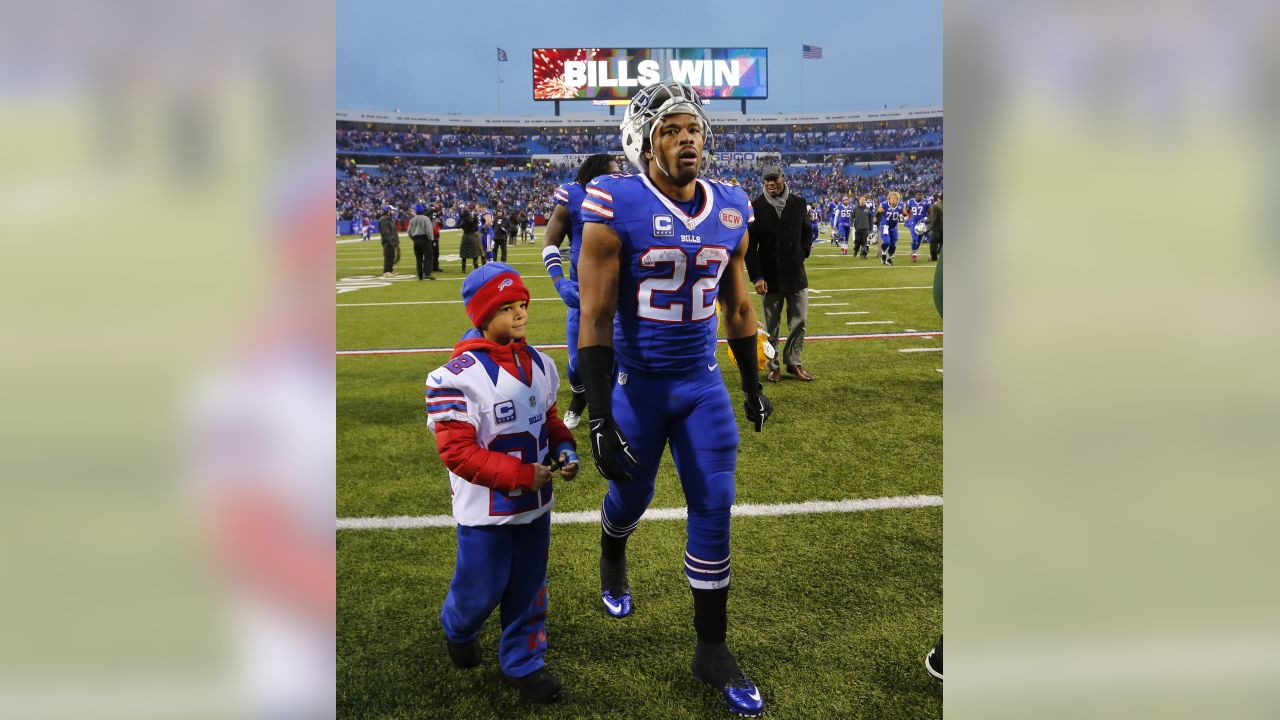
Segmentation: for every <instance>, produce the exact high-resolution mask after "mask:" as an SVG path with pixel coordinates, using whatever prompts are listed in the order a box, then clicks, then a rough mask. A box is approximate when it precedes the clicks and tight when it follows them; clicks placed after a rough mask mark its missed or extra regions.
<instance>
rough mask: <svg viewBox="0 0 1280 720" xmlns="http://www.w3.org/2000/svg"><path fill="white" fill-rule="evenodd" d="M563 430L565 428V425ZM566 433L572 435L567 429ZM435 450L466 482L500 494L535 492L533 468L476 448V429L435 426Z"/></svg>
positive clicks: (464, 425) (451, 422) (463, 425)
mask: <svg viewBox="0 0 1280 720" xmlns="http://www.w3.org/2000/svg"><path fill="white" fill-rule="evenodd" d="M560 427H561V428H564V423H563V422H560ZM564 431H565V432H566V433H567V432H569V431H568V428H564ZM436 449H437V450H439V451H440V459H441V460H443V461H444V464H445V466H446V467H448V468H449V469H450V470H452V471H453V474H455V475H457V476H458V477H460V478H462V479H464V480H466V481H467V482H470V483H474V484H476V485H483V486H484V487H487V488H493V489H494V490H499V491H501V492H510V491H512V490H532V489H533V466H532V465H529V464H528V463H522V462H520V461H519V460H518V459H516V458H513V457H511V456H510V455H508V454H506V453H500V452H494V451H492V450H486V449H484V448H482V447H480V446H479V445H477V444H476V429H475V427H474V426H472V425H471V424H470V423H465V422H461V421H459V420H443V421H441V422H439V423H436Z"/></svg>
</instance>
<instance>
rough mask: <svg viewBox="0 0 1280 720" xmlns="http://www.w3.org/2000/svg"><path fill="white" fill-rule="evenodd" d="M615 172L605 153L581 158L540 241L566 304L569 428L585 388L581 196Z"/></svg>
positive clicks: (578, 419) (577, 418)
mask: <svg viewBox="0 0 1280 720" xmlns="http://www.w3.org/2000/svg"><path fill="white" fill-rule="evenodd" d="M617 172H619V169H618V162H617V161H616V160H614V159H613V156H612V155H609V154H607V153H600V154H598V155H592V156H591V157H588V158H587V159H586V160H584V161H583V162H582V167H580V168H578V177H577V178H575V179H574V181H573V182H568V183H565V184H563V185H561V186H560V187H558V188H556V191H555V210H552V211H551V220H550V221H548V222H547V232H546V239H545V241H544V242H543V245H542V262H543V264H545V265H546V266H547V273H548V274H549V275H551V281H552V282H553V283H555V287H556V292H558V293H560V299H562V300H564V304H565V305H568V306H569V308H568V311H567V313H566V315H565V321H564V334H565V342H566V343H567V344H568V345H569V365H568V367H567V368H566V373H567V374H568V376H569V388H570V389H571V390H572V391H573V399H572V400H571V401H570V402H569V411H568V412H566V413H565V414H564V424H565V425H566V426H568V427H569V428H570V429H573V428H576V427H578V423H579V422H581V421H582V411H583V410H585V409H586V407H587V389H586V387H585V386H583V384H582V378H581V377H580V376H579V374H578V316H579V315H578V314H579V308H578V255H579V254H580V253H581V250H582V200H583V198H585V197H586V196H587V183H589V182H591V181H592V180H594V179H596V178H597V177H599V176H601V175H611V174H616V173H617ZM566 234H567V235H568V236H569V277H567V278H566V277H565V276H564V267H563V264H562V263H561V262H560V245H561V243H563V242H564V238H565V235H566Z"/></svg>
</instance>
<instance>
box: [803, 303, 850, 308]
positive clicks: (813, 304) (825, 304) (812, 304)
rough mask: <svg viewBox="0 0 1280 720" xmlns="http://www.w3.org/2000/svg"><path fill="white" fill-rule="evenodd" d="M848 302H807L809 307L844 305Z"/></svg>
mask: <svg viewBox="0 0 1280 720" xmlns="http://www.w3.org/2000/svg"><path fill="white" fill-rule="evenodd" d="M848 304H849V303H809V307H844V306H846V305H848Z"/></svg>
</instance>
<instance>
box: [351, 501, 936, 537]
mask: <svg viewBox="0 0 1280 720" xmlns="http://www.w3.org/2000/svg"><path fill="white" fill-rule="evenodd" d="M941 505H942V496H940V495H909V496H903V497H883V498H870V499H866V500H810V501H808V502H798V503H776V504H772V505H745V504H744V505H734V506H733V515H734V516H736V517H777V516H782V515H812V514H815V513H855V512H867V511H870V510H903V509H910V508H923V507H940V506H941ZM687 512H688V511H687V510H686V509H685V508H682V507H677V508H649V509H648V510H646V511H645V513H644V517H643V518H642V519H644V520H683V519H684V518H685V517H686V515H687ZM337 522H338V529H339V530H409V529H416V528H447V527H453V526H454V525H455V523H454V520H453V516H452V515H419V516H417V517H411V516H407V515H401V516H397V517H356V518H338V521H337ZM599 522H600V511H599V510H582V511H578V512H563V513H562V512H554V511H553V512H552V513H551V523H552V524H553V525H588V524H597V523H599Z"/></svg>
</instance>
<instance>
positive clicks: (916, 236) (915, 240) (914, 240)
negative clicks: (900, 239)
mask: <svg viewBox="0 0 1280 720" xmlns="http://www.w3.org/2000/svg"><path fill="white" fill-rule="evenodd" d="M929 205H930V203H929V201H928V200H925V199H924V191H922V190H917V191H916V196H915V197H914V198H912V199H910V200H908V201H907V215H908V217H907V219H906V220H904V222H905V223H906V224H907V229H908V230H910V231H911V262H915V261H916V254H917V253H918V252H919V251H920V242H921V241H922V240H924V234H922V233H918V232H916V225H918V224H920V223H922V222H924V221H925V219H926V218H928V217H929Z"/></svg>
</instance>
